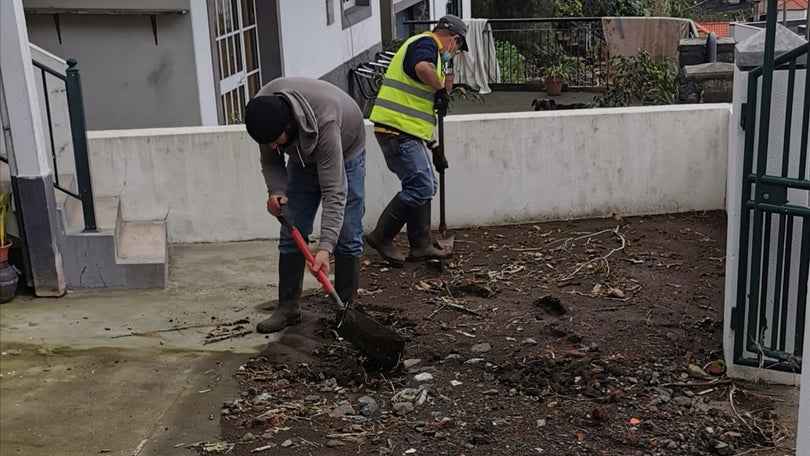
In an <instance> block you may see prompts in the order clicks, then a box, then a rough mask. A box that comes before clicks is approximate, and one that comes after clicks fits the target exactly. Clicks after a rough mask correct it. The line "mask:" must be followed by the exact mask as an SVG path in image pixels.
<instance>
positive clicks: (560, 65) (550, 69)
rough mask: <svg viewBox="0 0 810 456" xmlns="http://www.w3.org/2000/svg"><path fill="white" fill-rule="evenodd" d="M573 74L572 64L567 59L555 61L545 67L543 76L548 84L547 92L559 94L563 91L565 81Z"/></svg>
mask: <svg viewBox="0 0 810 456" xmlns="http://www.w3.org/2000/svg"><path fill="white" fill-rule="evenodd" d="M570 74H571V65H570V64H569V63H568V62H567V61H560V62H557V63H553V64H551V65H548V66H547V67H545V68H543V72H542V76H543V80H544V83H545V85H546V93H547V94H549V95H551V96H553V95H559V94H560V92H561V91H562V86H563V83H565V81H566V80H567V79H568V78H569V76H570Z"/></svg>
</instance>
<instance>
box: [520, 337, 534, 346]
mask: <svg viewBox="0 0 810 456" xmlns="http://www.w3.org/2000/svg"><path fill="white" fill-rule="evenodd" d="M520 345H537V341H536V340H534V339H532V338H531V337H527V338H525V339H523V340H522V341H520Z"/></svg>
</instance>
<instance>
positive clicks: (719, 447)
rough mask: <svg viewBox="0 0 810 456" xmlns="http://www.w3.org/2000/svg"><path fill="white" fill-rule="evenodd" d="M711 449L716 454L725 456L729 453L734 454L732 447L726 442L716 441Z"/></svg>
mask: <svg viewBox="0 0 810 456" xmlns="http://www.w3.org/2000/svg"><path fill="white" fill-rule="evenodd" d="M713 449H714V452H715V453H717V454H719V455H721V456H727V455H730V454H734V447H733V446H731V445H729V444H728V443H726V442H717V443H716V444H715V445H714V448H713Z"/></svg>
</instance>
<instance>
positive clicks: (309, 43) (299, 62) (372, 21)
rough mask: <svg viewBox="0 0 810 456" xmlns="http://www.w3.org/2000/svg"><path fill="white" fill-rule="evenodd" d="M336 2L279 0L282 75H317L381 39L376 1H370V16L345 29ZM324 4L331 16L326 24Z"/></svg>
mask: <svg viewBox="0 0 810 456" xmlns="http://www.w3.org/2000/svg"><path fill="white" fill-rule="evenodd" d="M340 3H341V2H340V0H335V1H333V2H324V1H323V0H297V1H280V2H279V5H278V7H279V17H280V24H281V36H282V37H283V40H282V55H283V56H284V57H283V60H284V75H286V76H305V77H311V78H320V77H321V76H323V75H325V74H326V73H328V72H330V71H332V70H334V69H335V68H337V67H340V66H341V65H343V63H345V62H348V61H349V60H351V59H352V57H355V56H357V55H360V54H362V53H363V52H364V51H366V50H368V49H369V48H371V47H372V46H375V45H376V44H378V43H380V41H382V32H381V26H380V5H379V2H376V1H372V2H370V5H371V10H372V13H371V16H370V17H368V18H367V19H364V20H363V21H361V22H359V23H357V24H355V25H353V26H351V27H348V28H346V29H343V23H342V20H341V12H342V10H341V4H340ZM328 5H332V9H333V13H334V17H335V21H334V22H333V23H332V24H331V25H326V7H327V6H328Z"/></svg>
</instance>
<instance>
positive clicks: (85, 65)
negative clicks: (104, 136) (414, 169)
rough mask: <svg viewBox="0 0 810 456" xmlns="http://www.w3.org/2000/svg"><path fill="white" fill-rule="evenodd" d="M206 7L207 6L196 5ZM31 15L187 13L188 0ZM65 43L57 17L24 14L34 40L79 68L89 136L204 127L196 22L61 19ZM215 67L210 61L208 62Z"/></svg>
mask: <svg viewBox="0 0 810 456" xmlns="http://www.w3.org/2000/svg"><path fill="white" fill-rule="evenodd" d="M197 1H201V0H197ZM24 5H25V7H26V8H47V7H61V8H108V9H122V8H141V9H168V8H175V9H186V10H188V8H189V0H171V1H162V0H123V1H117V2H115V3H114V4H112V5H111V2H109V1H106V2H105V1H102V0H92V1H91V0H62V1H56V0H25V1H24ZM59 18H60V25H61V36H62V42H61V43H60V42H59V40H58V36H57V31H56V26H55V24H54V19H53V16H52V15H51V14H30V13H29V14H26V22H27V24H26V25H27V28H28V35H29V39H30V41H31V42H32V43H34V44H36V45H37V46H39V47H41V48H43V49H46V50H47V51H48V52H51V53H52V54H54V55H57V56H59V57H61V58H63V59H65V60H66V59H68V58H71V57H73V58H75V59H76V60H78V62H79V69H80V72H81V78H82V89H83V95H84V103H85V114H86V119H87V125H88V128H91V129H97V130H100V129H112V128H147V127H176V126H193V125H200V124H201V112H200V101H201V99H200V93H199V91H198V89H197V87H198V81H197V76H196V69H197V66H196V61H195V47H194V40H193V33H192V32H193V29H192V18H191V14H188V13H186V14H182V15H178V14H166V15H158V16H156V22H157V37H158V44H157V45H155V41H154V40H155V39H154V35H153V32H152V24H151V21H150V17H149V16H148V15H120V14H119V15H115V14H105V15H101V14H61V15H60V16H59ZM206 58H207V59H208V60H210V59H211V57H210V54H209V55H208V56H206Z"/></svg>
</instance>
